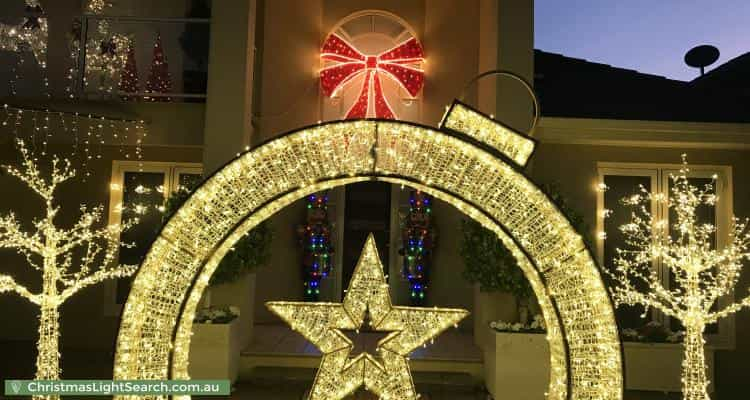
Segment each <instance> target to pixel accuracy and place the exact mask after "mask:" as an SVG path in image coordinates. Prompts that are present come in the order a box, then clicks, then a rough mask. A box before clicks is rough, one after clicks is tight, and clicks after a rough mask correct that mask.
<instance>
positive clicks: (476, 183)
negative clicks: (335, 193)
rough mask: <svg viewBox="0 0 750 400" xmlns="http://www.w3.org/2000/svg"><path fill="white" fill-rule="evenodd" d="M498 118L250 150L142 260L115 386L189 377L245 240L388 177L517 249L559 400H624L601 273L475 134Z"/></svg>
mask: <svg viewBox="0 0 750 400" xmlns="http://www.w3.org/2000/svg"><path fill="white" fill-rule="evenodd" d="M490 121H491V120H490ZM486 123H487V121H486V120H485V119H484V118H483V117H481V116H480V115H478V114H471V115H467V116H466V118H465V120H464V122H463V124H464V125H463V126H465V127H466V128H468V129H471V131H470V132H468V133H467V132H462V133H460V134H459V133H456V132H454V131H453V130H447V129H444V130H437V129H435V128H431V127H427V126H422V125H418V124H412V123H405V122H398V121H384V120H356V121H335V122H329V123H325V124H319V125H316V126H312V127H307V128H303V129H300V130H297V131H295V132H291V133H288V134H285V135H282V136H280V137H277V138H276V139H274V140H272V141H270V142H268V143H266V144H264V145H262V146H259V147H257V148H255V149H253V150H250V151H247V152H245V153H242V154H239V155H238V156H237V158H236V159H235V160H233V161H231V162H229V163H228V164H227V165H226V166H225V167H224V168H222V169H221V170H220V171H217V172H216V173H215V174H214V175H213V176H211V177H209V178H208V179H207V180H206V181H205V182H204V183H203V185H202V186H201V187H199V188H198V189H197V190H196V191H195V192H194V193H193V195H192V196H191V197H190V199H188V200H187V201H186V202H185V203H184V205H183V206H182V207H181V208H180V209H179V210H178V211H177V212H176V213H175V214H174V215H173V217H172V218H171V219H170V221H169V222H168V223H167V224H166V225H165V227H164V229H163V230H162V232H161V234H160V236H159V238H157V239H156V240H155V241H154V243H153V246H152V247H151V249H150V251H149V252H148V254H147V256H146V258H145V260H144V262H143V263H142V264H141V267H140V269H139V273H138V276H137V277H136V278H135V280H134V283H133V288H132V290H131V292H130V296H129V297H128V301H127V303H126V305H125V308H124V310H123V318H122V325H121V327H120V332H119V335H118V342H117V351H116V356H115V370H114V377H115V379H168V378H171V379H186V378H189V375H188V369H187V368H188V360H189V349H190V337H191V334H192V326H193V319H194V315H195V312H196V309H197V307H198V304H199V303H200V298H201V296H202V294H203V291H204V290H205V288H206V286H207V285H208V282H209V280H210V278H211V274H212V273H213V272H214V270H215V268H216V265H218V263H219V262H220V261H221V259H222V258H223V257H224V255H225V254H226V253H227V252H228V251H229V250H230V249H231V247H232V245H233V244H234V243H235V242H236V241H237V240H238V239H239V238H240V237H242V235H243V234H245V233H246V232H247V231H249V230H250V229H252V228H253V227H254V226H255V225H257V224H258V223H260V221H263V220H265V219H267V218H269V217H270V216H272V215H274V214H275V213H277V212H278V211H279V210H280V209H281V208H283V207H285V206H287V205H289V204H291V203H293V202H294V201H296V200H298V199H301V198H303V197H304V196H308V195H310V194H312V193H318V192H321V191H325V190H328V189H331V188H334V187H337V186H340V185H346V184H350V183H354V182H362V181H367V180H373V179H375V180H381V181H385V182H389V183H396V184H405V185H408V186H410V187H413V188H415V189H418V190H421V191H423V192H425V193H428V194H430V195H431V196H433V197H434V198H437V199H440V200H442V201H445V202H446V203H447V204H450V205H453V206H455V207H456V208H457V209H458V210H459V211H461V212H463V213H465V214H467V215H468V216H469V217H470V218H473V219H476V220H477V221H479V222H480V223H482V224H483V225H484V226H486V227H487V228H488V229H490V230H492V231H493V232H495V233H496V234H497V235H498V238H499V239H500V240H501V241H502V242H503V244H504V245H505V247H507V248H508V249H510V251H511V252H512V253H513V255H514V256H515V257H516V258H517V260H518V262H519V266H520V267H521V268H522V270H523V271H524V274H525V275H526V276H527V278H528V279H529V281H530V283H531V286H532V288H533V289H534V292H535V294H536V297H537V298H538V299H539V304H540V307H541V309H542V312H543V314H544V318H545V324H546V325H547V326H548V327H550V328H549V330H548V333H547V338H548V341H549V344H550V365H551V369H550V387H549V390H548V398H549V399H555V400H562V399H573V400H583V399H586V400H590V399H607V400H617V399H621V398H622V390H623V380H622V360H621V347H620V341H619V339H618V332H617V327H616V324H615V319H614V312H613V307H612V303H611V301H610V298H609V296H608V294H607V291H606V289H605V286H604V283H603V282H602V279H601V275H600V272H599V269H598V267H597V265H596V263H595V262H594V260H593V257H592V256H591V254H590V252H589V251H588V250H587V247H586V245H585V243H584V241H583V239H582V238H581V236H580V235H579V234H578V233H577V232H576V231H575V229H574V228H573V227H572V226H571V224H570V222H569V221H568V220H567V219H566V218H565V217H564V216H563V214H562V213H561V212H560V211H559V210H558V209H557V207H556V206H555V204H554V203H553V202H552V201H551V200H550V199H549V198H548V197H547V196H546V195H545V194H544V192H543V191H542V190H541V189H540V188H539V187H538V186H536V185H535V184H534V183H533V182H532V181H531V180H530V179H529V178H527V177H526V176H525V175H524V174H523V173H522V172H521V167H520V165H519V164H516V163H515V162H513V161H512V160H511V159H510V158H509V157H506V156H502V155H501V153H500V151H499V149H494V148H493V147H491V145H490V144H487V143H485V144H484V145H483V146H479V145H478V144H477V141H478V140H479V139H475V140H468V139H467V137H470V136H471V134H472V132H476V131H478V130H479V127H480V126H484V124H486ZM498 134H500V135H519V134H517V133H515V132H513V131H512V130H504V129H503V130H498ZM519 136H520V135H519ZM480 137H481V136H480ZM502 140H503V141H509V140H510V138H502ZM311 316H314V315H311ZM359 365H369V364H368V362H364V363H360V364H359Z"/></svg>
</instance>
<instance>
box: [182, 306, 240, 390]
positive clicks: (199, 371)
mask: <svg viewBox="0 0 750 400" xmlns="http://www.w3.org/2000/svg"><path fill="white" fill-rule="evenodd" d="M240 331H241V330H240V322H239V319H237V318H235V319H234V320H233V321H232V322H230V323H228V324H198V323H194V324H193V337H192V339H191V341H190V365H189V369H188V372H189V374H190V378H191V379H229V380H230V381H231V382H232V383H234V382H235V381H236V380H237V371H238V367H239V361H240V351H241V350H242V349H241V348H240V343H241V332H240Z"/></svg>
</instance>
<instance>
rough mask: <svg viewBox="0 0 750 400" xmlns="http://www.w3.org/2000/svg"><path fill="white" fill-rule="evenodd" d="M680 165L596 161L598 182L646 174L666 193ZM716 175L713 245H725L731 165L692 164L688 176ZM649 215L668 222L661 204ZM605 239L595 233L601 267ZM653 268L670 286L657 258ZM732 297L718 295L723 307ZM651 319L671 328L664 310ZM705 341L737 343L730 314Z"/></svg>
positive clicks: (600, 219)
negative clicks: (607, 177) (615, 177)
mask: <svg viewBox="0 0 750 400" xmlns="http://www.w3.org/2000/svg"><path fill="white" fill-rule="evenodd" d="M681 167H682V165H681V164H673V163H672V164H669V163H664V164H662V163H630V162H602V161H600V162H597V179H598V180H597V182H600V183H603V182H604V177H605V176H648V177H650V178H651V187H652V191H654V190H655V191H656V192H657V193H664V194H668V193H667V191H668V188H669V174H670V173H676V172H679V170H680V168H681ZM714 174H716V175H717V181H716V187H715V188H714V190H715V193H716V195H717V196H719V201H718V202H717V203H716V222H715V223H716V230H717V232H716V245H717V248H723V247H724V246H726V244H727V243H728V240H729V233H730V232H729V230H730V227H731V220H732V212H733V210H734V206H733V194H734V187H733V184H732V167H731V166H728V165H710V164H695V165H694V164H691V165H690V172H689V173H688V177H695V178H707V177H711V176H712V175H714ZM603 212H604V191H602V190H597V198H596V231H597V233H601V232H604V214H603ZM651 212H652V215H654V216H656V217H657V219H664V220H666V221H667V223H669V213H668V209H667V207H666V206H665V205H663V204H657V203H656V202H655V201H652V203H651ZM604 240H605V239H603V238H601V237H600V236H599V235H598V234H597V240H596V258H597V261H598V262H599V265H600V266H602V268H604ZM652 265H653V267H654V268H656V269H657V271H658V272H659V276H660V277H661V279H662V282H665V283H666V286H667V287H669V271H668V269H667V268H665V267H664V266H663V265H662V263H661V261H660V260H655V261H654V262H653V264H652ZM733 300H734V291H732V292H730V293H728V294H727V295H725V296H722V297H720V298H719V301H718V302H719V307H725V306H726V305H728V304H731V302H732V301H733ZM651 320H655V321H658V322H660V323H662V324H663V325H664V326H666V327H667V328H670V325H671V321H670V318H669V317H668V316H666V315H664V314H663V313H661V312H659V311H657V310H652V311H651ZM706 341H707V343H708V344H709V345H710V346H712V347H714V348H717V349H729V350H731V349H734V348H735V346H736V329H735V319H734V316H733V315H730V316H728V317H726V318H723V319H721V320H719V322H718V333H716V334H707V335H706Z"/></svg>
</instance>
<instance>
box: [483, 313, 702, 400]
mask: <svg viewBox="0 0 750 400" xmlns="http://www.w3.org/2000/svg"><path fill="white" fill-rule="evenodd" d="M485 329H487V330H488V331H490V332H494V337H495V340H494V341H493V342H492V344H493V345H492V346H490V347H488V348H485V349H483V353H484V354H483V355H484V373H485V384H486V386H487V390H489V392H490V394H491V395H492V397H493V398H495V399H506V398H507V399H514V400H515V399H517V400H531V399H544V398H545V396H544V393H545V392H546V391H547V390H548V386H549V344H548V343H547V338H546V335H544V334H535V333H507V332H497V331H494V330H493V329H490V328H489V327H488V328H485ZM624 354H625V365H624V369H625V371H624V372H625V388H626V389H628V390H644V391H655V392H679V391H680V390H681V385H680V376H681V371H682V344H679V343H675V344H672V343H634V342H625V343H624ZM706 368H707V369H706V376H707V378H708V380H709V382H711V383H709V387H708V391H709V392H710V393H711V392H713V384H712V382H713V380H714V350H713V349H712V348H710V347H707V348H706Z"/></svg>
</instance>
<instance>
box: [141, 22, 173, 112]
mask: <svg viewBox="0 0 750 400" xmlns="http://www.w3.org/2000/svg"><path fill="white" fill-rule="evenodd" d="M170 92H172V75H170V73H169V63H167V57H166V56H165V55H164V48H163V47H162V45H161V34H157V35H156V42H154V55H153V58H152V60H151V68H150V69H149V72H148V80H147V81H146V93H170ZM149 99H150V100H151V101H171V100H172V99H171V98H169V97H165V96H154V97H149Z"/></svg>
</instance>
